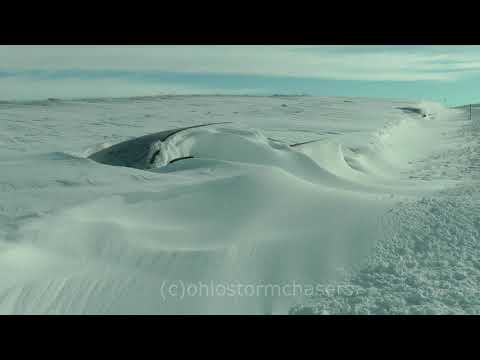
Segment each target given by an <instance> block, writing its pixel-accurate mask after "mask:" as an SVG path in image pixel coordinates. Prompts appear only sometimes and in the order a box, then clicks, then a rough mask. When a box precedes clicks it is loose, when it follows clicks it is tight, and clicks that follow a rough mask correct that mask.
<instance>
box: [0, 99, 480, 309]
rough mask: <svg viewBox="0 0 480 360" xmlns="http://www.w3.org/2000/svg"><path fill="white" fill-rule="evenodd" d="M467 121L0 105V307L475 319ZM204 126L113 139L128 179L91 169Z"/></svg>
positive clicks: (259, 106) (385, 111)
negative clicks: (103, 156)
mask: <svg viewBox="0 0 480 360" xmlns="http://www.w3.org/2000/svg"><path fill="white" fill-rule="evenodd" d="M467 110H468V108H465V109H464V108H457V109H446V108H444V107H442V106H441V105H438V104H434V103H426V102H420V103H414V102H407V101H398V100H381V99H366V98H318V97H288V96H272V97H253V96H252V97H249V96H159V97H146V98H126V99H91V100H75V101H67V100H49V101H40V102H31V103H18V102H17V103H15V102H4V103H0V149H1V151H0V273H1V276H0V313H3V314H11V313H15V314H27V313H53V314H65V313H67V314H84V313H86V314H122V313H127V314H157V313H160V314H162V313H167V314H168V313H169V314H172V313H173V314H177V313H188V314H197V313H214V314H221V313H234V314H243V313H253V314H281V313H289V312H290V313H325V314H331V313H395V314H397V313H478V312H480V303H478V300H477V299H479V298H480V291H479V290H480V287H479V284H480V260H479V259H480V246H479V232H480V218H479V214H480V211H479V210H480V206H479V191H478V190H479V189H478V185H479V179H480V160H479V153H480V148H479V145H478V139H479V137H478V132H479V129H480V125H476V124H480V123H479V121H480V108H479V109H478V110H477V108H476V107H474V111H473V120H472V121H470V120H469V115H468V111H467ZM212 122H215V123H218V122H229V123H228V124H218V125H211V126H206V127H198V128H193V129H190V130H186V131H181V132H178V133H176V134H175V135H173V136H170V137H168V139H167V140H165V141H164V142H158V141H152V140H151V138H147V139H150V140H148V143H146V144H144V143H141V144H140V145H139V143H138V141H137V140H135V141H133V142H128V143H125V144H126V145H122V146H123V148H124V149H125V151H126V152H127V154H129V155H128V156H130V158H132V156H133V155H132V154H135V159H134V160H135V164H144V165H142V166H135V167H137V168H132V167H127V166H128V165H129V163H128V164H127V163H124V164H123V163H121V162H120V163H115V165H116V166H112V165H109V164H108V162H107V163H102V162H97V161H95V160H94V159H97V160H98V156H97V157H96V156H95V154H97V153H98V152H99V151H102V149H108V148H109V147H110V146H112V145H114V144H117V143H122V142H125V141H127V140H131V139H134V138H137V137H140V136H143V135H148V134H152V133H157V132H159V131H164V130H170V129H176V128H180V127H187V126H192V125H198V124H205V123H212ZM311 140H316V141H313V142H309V141H311ZM303 142H306V143H305V144H301V145H298V146H289V145H292V144H299V143H303ZM132 144H133V145H132ZM135 144H136V145H135ZM144 148H145V149H146V150H145V149H144ZM112 149H113V148H112ZM143 150H145V151H143ZM154 150H155V151H156V152H155V153H156V154H157V156H156V157H153V158H152V152H153V151H154ZM109 151H110V150H109ZM137 154H138V156H137ZM187 156H193V158H187V159H182V160H179V161H175V162H173V163H169V162H170V161H172V160H175V159H177V158H182V157H187ZM90 157H91V158H90ZM117 165H125V166H117Z"/></svg>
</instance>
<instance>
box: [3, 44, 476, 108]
mask: <svg viewBox="0 0 480 360" xmlns="http://www.w3.org/2000/svg"><path fill="white" fill-rule="evenodd" d="M478 84H480V46H420V45H416V46H399V45H390V46H361V45H352V46H346V45H338V46H310V45H301V46H290V45H285V46H262V45H254V46H253V45H252V46H233V45H232V46H224V45H218V46H211V45H209V46H204V45H193V46H181V45H178V46H172V45H168V46H167V45H164V46H160V45H159V46H130V45H129V46H100V45H96V46H84V45H82V46H0V100H34V99H46V98H49V97H55V98H79V97H80V98H82V97H116V96H142V95H156V94H250V95H271V94H309V95H320V96H362V97H384V98H402V99H418V100H434V101H439V102H442V103H445V102H446V104H447V105H450V106H451V105H460V104H466V103H471V102H476V103H478V102H480V91H478V90H477V88H478V86H477V85H478Z"/></svg>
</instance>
